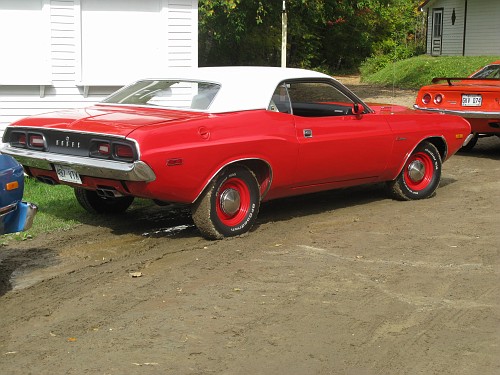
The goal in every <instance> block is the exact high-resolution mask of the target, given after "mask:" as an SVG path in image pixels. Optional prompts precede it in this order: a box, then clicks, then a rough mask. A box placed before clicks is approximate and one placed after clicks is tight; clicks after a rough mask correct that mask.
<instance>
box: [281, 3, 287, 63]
mask: <svg viewBox="0 0 500 375" xmlns="http://www.w3.org/2000/svg"><path fill="white" fill-rule="evenodd" d="M286 28H287V15H286V1H285V0H283V9H282V11H281V67H282V68H286V35H287V30H286Z"/></svg>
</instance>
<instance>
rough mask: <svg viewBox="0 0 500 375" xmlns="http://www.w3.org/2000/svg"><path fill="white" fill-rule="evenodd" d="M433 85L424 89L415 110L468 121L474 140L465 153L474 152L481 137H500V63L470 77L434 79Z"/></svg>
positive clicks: (487, 66)
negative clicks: (473, 149)
mask: <svg viewBox="0 0 500 375" xmlns="http://www.w3.org/2000/svg"><path fill="white" fill-rule="evenodd" d="M438 82H446V83H440V84H437V83H438ZM432 83H433V85H429V86H424V87H422V88H421V89H420V91H419V92H418V95H417V100H416V103H415V105H414V108H415V109H417V110H422V111H429V112H441V113H447V114H452V115H459V116H462V117H464V118H465V119H467V121H469V123H470V125H471V130H472V134H473V135H474V137H473V138H472V139H471V140H470V141H469V143H467V144H466V145H465V146H464V147H463V149H464V150H470V149H472V148H473V147H474V145H475V144H476V142H477V140H478V138H479V137H487V136H492V135H496V136H500V61H495V62H493V63H491V64H489V65H486V66H485V67H484V68H482V69H480V70H479V71H477V72H475V73H474V74H472V75H471V76H469V77H468V78H434V79H433V80H432Z"/></svg>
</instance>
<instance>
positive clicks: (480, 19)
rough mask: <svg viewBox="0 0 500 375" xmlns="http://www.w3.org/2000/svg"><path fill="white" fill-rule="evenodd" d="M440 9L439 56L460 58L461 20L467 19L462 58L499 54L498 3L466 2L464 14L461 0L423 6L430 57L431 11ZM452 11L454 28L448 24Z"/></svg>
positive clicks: (495, 0) (436, 0) (493, 0)
mask: <svg viewBox="0 0 500 375" xmlns="http://www.w3.org/2000/svg"><path fill="white" fill-rule="evenodd" d="M436 8H443V9H444V15H443V21H444V25H443V42H442V55H443V56H454V55H458V56H461V55H462V54H464V21H465V17H467V20H466V22H467V24H466V31H465V55H466V56H479V55H484V56H487V55H494V56H496V55H500V38H499V37H498V36H499V35H500V22H499V20H500V0H468V1H467V14H466V13H465V11H466V10H465V1H464V0H434V1H431V2H429V3H428V4H427V6H426V8H425V10H426V11H427V10H428V27H427V53H428V54H431V40H432V35H431V33H432V9H436ZM453 9H455V16H456V20H455V25H452V20H451V17H452V14H453Z"/></svg>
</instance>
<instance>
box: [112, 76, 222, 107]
mask: <svg viewBox="0 0 500 375" xmlns="http://www.w3.org/2000/svg"><path fill="white" fill-rule="evenodd" d="M219 89H220V85H218V84H215V83H210V82H192V81H174V80H142V81H138V82H135V83H133V84H131V85H129V86H126V87H124V88H122V89H121V90H118V91H117V92H115V93H114V94H112V95H111V96H109V97H107V98H106V99H104V100H103V101H102V103H113V104H126V105H147V106H161V107H167V108H178V109H195V110H205V109H208V108H209V107H210V104H211V103H212V100H213V99H214V97H215V95H216V94H217V92H218V91H219Z"/></svg>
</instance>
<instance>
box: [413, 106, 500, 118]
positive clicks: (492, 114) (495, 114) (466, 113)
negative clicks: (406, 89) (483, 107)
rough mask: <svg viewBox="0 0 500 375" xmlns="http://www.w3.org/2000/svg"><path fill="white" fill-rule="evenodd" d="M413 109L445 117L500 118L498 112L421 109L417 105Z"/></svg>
mask: <svg viewBox="0 0 500 375" xmlns="http://www.w3.org/2000/svg"><path fill="white" fill-rule="evenodd" d="M413 108H414V109H416V110H418V111H426V112H433V113H443V114H447V115H457V116H462V117H465V118H496V117H500V112H484V111H460V110H453V109H439V108H421V107H419V106H418V104H414V105H413Z"/></svg>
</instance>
